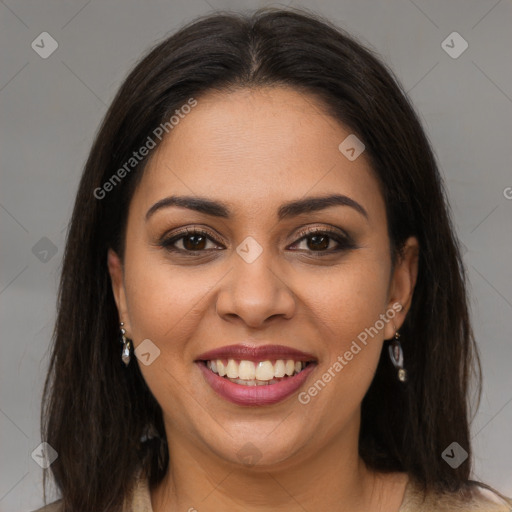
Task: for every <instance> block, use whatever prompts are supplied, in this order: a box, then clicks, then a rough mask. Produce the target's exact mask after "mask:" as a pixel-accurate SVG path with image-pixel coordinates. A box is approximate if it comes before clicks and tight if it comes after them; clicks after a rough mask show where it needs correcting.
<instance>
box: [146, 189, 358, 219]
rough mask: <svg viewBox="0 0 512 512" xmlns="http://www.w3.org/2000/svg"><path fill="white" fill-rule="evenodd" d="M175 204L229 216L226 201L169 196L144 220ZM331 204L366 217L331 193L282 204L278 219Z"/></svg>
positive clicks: (349, 201) (352, 203)
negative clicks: (345, 207)
mask: <svg viewBox="0 0 512 512" xmlns="http://www.w3.org/2000/svg"><path fill="white" fill-rule="evenodd" d="M171 206H177V207H180V208H187V209H189V210H194V211H197V212H200V213H205V214H207V215H212V216H213V217H221V218H225V219H228V218H230V217H231V210H230V209H229V206H228V205H227V204H226V203H223V202H222V201H214V200H212V199H208V198H206V197H197V196H169V197H164V198H163V199H160V201H158V202H156V203H155V204H154V205H153V206H152V207H151V208H150V209H149V210H148V211H147V213H146V222H147V221H148V220H149V218H150V217H151V216H152V215H153V214H154V213H155V212H156V211H158V210H161V209H163V208H169V207H171ZM331 206H349V207H350V208H353V209H354V210H356V211H357V212H359V213H360V214H361V215H362V216H363V217H365V218H366V219H368V213H367V211H366V210H365V209H364V208H363V207H362V206H361V205H360V204H359V203H358V202H357V201H354V199H351V198H350V197H348V196H345V195H342V194H332V195H328V196H320V197H307V198H305V199H297V200H293V201H289V202H287V203H284V204H282V205H281V206H280V207H279V210H278V211H277V218H278V220H280V221H281V220H283V219H287V218H290V217H296V216H298V215H301V214H303V213H311V212H315V211H319V210H324V209H325V208H329V207H331Z"/></svg>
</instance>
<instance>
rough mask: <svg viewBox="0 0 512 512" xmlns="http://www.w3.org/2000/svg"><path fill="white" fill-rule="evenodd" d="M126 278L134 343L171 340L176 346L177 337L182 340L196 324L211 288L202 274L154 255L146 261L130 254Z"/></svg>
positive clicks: (144, 257) (134, 254) (139, 256)
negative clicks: (145, 340)
mask: <svg viewBox="0 0 512 512" xmlns="http://www.w3.org/2000/svg"><path fill="white" fill-rule="evenodd" d="M125 275H126V290H127V302H128V310H129V316H130V324H131V328H132V332H133V336H134V340H135V342H136V340H139V339H140V340H142V339H144V338H150V339H154V340H155V342H159V343H164V341H165V340H173V343H172V346H175V345H176V342H177V341H178V338H177V336H179V337H184V335H185V334H186V333H187V332H188V330H189V329H190V328H191V327H192V326H193V325H194V324H195V323H196V322H197V321H198V315H199V314H200V313H201V312H202V311H203V308H204V306H205V304H206V302H207V297H208V294H209V292H210V290H211V285H212V283H210V282H209V280H208V279H207V278H205V275H204V272H203V273H200V271H199V270H197V272H194V271H193V270H192V269H191V267H190V268H188V269H180V268H179V267H176V266H172V265H170V264H168V263H166V262H165V260H164V259H163V258H162V257H161V256H160V255H158V256H157V255H156V254H153V255H151V256H149V257H148V256H147V254H146V255H144V254H141V255H137V254H136V253H134V252H132V258H131V259H130V260H129V261H127V262H126V274H125ZM185 337H186V336H185ZM167 344H168V343H167ZM167 348H170V347H166V349H167ZM176 348H178V347H176Z"/></svg>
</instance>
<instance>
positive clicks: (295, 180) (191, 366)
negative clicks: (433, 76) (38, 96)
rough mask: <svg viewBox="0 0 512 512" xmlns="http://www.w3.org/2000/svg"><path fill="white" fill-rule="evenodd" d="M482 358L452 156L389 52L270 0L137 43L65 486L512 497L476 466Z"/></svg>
mask: <svg viewBox="0 0 512 512" xmlns="http://www.w3.org/2000/svg"><path fill="white" fill-rule="evenodd" d="M119 341H121V344H120V343H119ZM479 375H480V368H479V363H478V357H477V352H476V347H475V343H474V338H473V333H472V329H471V324H470V318H469V316H468V307H467V296H466V285H465V274H464V268H463V264H462V261H461V257H460V251H459V245H458V241H457V239H456V236H455V234H454V230H453V227H452V224H451V220H450V217H449V212H448V207H447V204H446V200H445V197H444V192H443V186H442V181H441V178H440V175H439V173H438V170H437V167H436V163H435V160H434V157H433V154H432V151H431V149H430V147H429V143H428V141H427V139H426V136H425V134H424V132H423V131H422V128H421V125H420V122H419V121H418V118H417V116H416V114H415V113H414V110H413V109H412V107H411V106H410V104H409V102H408V100H407V99H406V97H405V94H404V93H403V92H402V90H401V89H400V86H399V85H398V84H397V81H396V79H395V78H394V77H393V75H392V73H391V71H389V70H387V69H386V68H385V66H384V65H383V64H382V63H381V62H379V61H378V59H377V58H376V57H375V56H373V55H372V54H371V53H370V52H369V51H368V50H366V49H364V48H363V47H361V46H360V45H359V44H358V43H357V42H355V41H354V40H353V39H352V38H350V37H349V36H348V35H347V34H345V33H343V32H342V31H340V30H338V29H336V28H335V27H333V26H331V25H330V24H329V23H328V22H326V21H325V20H321V19H319V18H318V17H316V16H313V15H310V14H308V13H304V12H299V11H292V10H287V11H282V10H272V9H271V10H262V11H258V12H256V13H255V14H253V15H251V16H242V15H235V14H217V15H213V16H208V17H205V18H202V19H200V20H197V21H195V22H193V23H191V24H189V25H188V26H187V27H185V28H183V29H182V30H180V31H179V32H178V33H176V34H175V35H173V36H172V37H170V38H168V39H167V40H165V41H164V42H163V43H161V44H160V45H158V46H157V47H156V48H154V49H153V50H152V51H151V52H150V53H149V54H148V55H147V56H146V57H145V58H144V59H143V60H142V61H141V62H140V63H139V64H138V65H137V66H136V68H135V69H134V70H133V71H132V72H131V74H130V75H129V76H128V78H127V79H126V81H125V82H124V84H123V85H122V87H121V89H120V91H119V93H118V94H117V96H116V98H115V99H114V101H113V104H112V106H111V107H110V109H109V111H108V113H107V115H106V118H105V120H104V123H103V125H102V127H101V129H100V131H99V133H98V136H97V139H96V141H95V143H94V145H93V148H92V150H91V154H90V157H89V159H88V161H87V164H86V167H85V170H84V174H83V177H82V180H81V183H80V186H79V191H78V195H77V199H76V204H75V209H74V213H73V217H72V221H71V226H70V231H69V235H68V241H67V247H66V253H65V256H64V265H63V271H62V281H61V288H60V295H59V311H58V318H57V323H56V328H55V343H54V347H53V352H52V357H51V364H50V368H49V374H48V379H47V383H46V386H45V397H44V407H43V413H42V422H43V423H42V434H43V439H44V440H45V441H46V442H48V443H49V445H50V446H51V447H52V448H53V449H54V450H55V451H56V452H57V454H58V456H57V458H56V460H55V461H54V462H53V463H52V465H51V466H50V470H51V472H52V474H53V477H54V479H55V481H56V484H57V486H58V488H59V490H60V492H61V494H62V500H60V501H58V502H56V503H55V504H54V505H51V506H50V507H52V506H53V507H55V508H48V509H46V510H61V511H82V510H83V511H92V510H94V511H109V512H115V511H121V510H133V511H148V512H149V511H153V512H162V511H171V510H172V511H174V510H188V511H194V510H197V511H201V512H203V511H219V510H227V511H238V510H245V511H255V510H258V511H261V510H265V511H274V510H279V511H295V510H297V511H298V510H302V511H303V510H308V511H316V510H327V511H340V510H343V511H351V512H358V511H368V510H372V511H382V512H392V511H393V512H395V511H400V512H405V511H427V510H429V511H430V510H465V511H467V510H500V511H505V510H510V507H511V506H512V501H511V500H508V499H507V498H505V497H503V496H501V495H500V494H499V493H497V492H495V491H493V490H489V489H486V487H485V486H484V485H483V484H477V483H475V482H472V481H470V480H469V478H470V474H471V445H470V435H469V426H468V415H469V404H468V400H467V391H468V385H469V383H470V380H471V379H472V378H473V377H474V378H477V380H478V378H479ZM45 476H46V475H45Z"/></svg>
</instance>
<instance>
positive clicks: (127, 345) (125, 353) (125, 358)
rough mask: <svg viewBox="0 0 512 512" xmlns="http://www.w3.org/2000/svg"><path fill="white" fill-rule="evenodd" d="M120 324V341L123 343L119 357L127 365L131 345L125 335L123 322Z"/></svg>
mask: <svg viewBox="0 0 512 512" xmlns="http://www.w3.org/2000/svg"><path fill="white" fill-rule="evenodd" d="M120 326H121V343H122V344H123V350H122V351H121V359H122V360H123V363H124V364H125V366H128V364H130V359H131V356H130V349H131V347H132V343H131V341H130V340H129V339H127V338H126V336H125V334H126V331H125V330H124V322H121V323H120Z"/></svg>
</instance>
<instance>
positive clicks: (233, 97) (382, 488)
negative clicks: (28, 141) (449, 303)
mask: <svg viewBox="0 0 512 512" xmlns="http://www.w3.org/2000/svg"><path fill="white" fill-rule="evenodd" d="M349 134H350V130H348V129H347V128H346V127H344V126H342V125H341V124H339V123H338V122H337V121H335V120H334V119H333V118H332V117H330V116H328V115H327V114H326V112H325V111H324V110H323V109H322V105H321V104H320V103H319V102H318V100H316V99H315V98H314V97H313V96H309V95H308V96H306V95H304V94H302V93H299V92H297V91H295V90H293V89H290V88H287V87H274V88H268V87H267V88H263V89H239V90H237V91H234V92H225V93H220V92H214V93H212V92H211V93H208V94H206V95H204V96H202V97H200V98H198V105H197V106H196V107H195V108H194V109H192V111H191V113H190V114H188V115H187V116H186V117H185V118H184V119H183V120H181V121H180V123H179V124H178V125H177V126H175V127H174V129H173V130H172V132H170V133H169V135H168V136H167V138H166V139H164V141H163V143H162V145H161V146H160V147H159V148H158V149H157V150H155V152H154V154H153V155H152V158H151V160H150V163H149V165H148V167H147V169H146V171H145V174H144V176H143V178H142V180H141V182H140V184H139V186H138V188H137V189H136V191H135V194H134V196H133V199H132V201H131V204H130V208H129V215H128V225H127V226H128V227H127V237H126V246H125V247H126V248H125V260H124V262H121V261H120V260H119V257H118V256H117V254H116V253H115V252H113V251H112V250H111V251H109V254H108V266H109V271H110V275H111V278H112V286H113V292H114V296H115V300H116V303H117V307H118V311H119V317H120V320H122V321H124V322H125V328H126V330H127V336H128V337H129V338H131V339H132V340H133V344H134V346H135V347H137V346H138V345H139V344H140V343H141V342H142V341H143V340H145V339H147V338H149V339H150V340H151V341H152V342H153V343H154V344H155V345H156V346H157V347H158V348H159V350H160V355H159V357H157V358H156V359H155V360H154V362H153V363H152V364H150V365H148V366H145V365H143V364H140V362H139V361H138V360H137V358H135V357H132V363H131V364H139V367H140V369H141V371H142V374H143V376H144V378H145V380H146V382H147V383H148V386H149V388H150V389H151V391H152V393H153V394H154V396H155V398H156V399H157V401H158V402H159V404H160V405H161V407H162V411H163V414H164V421H165V428H166V434H167V439H168V443H169V452H170V465H169V470H168V472H167V474H166V477H165V478H164V480H163V481H162V482H161V484H160V485H159V486H158V487H156V488H155V489H152V490H151V500H152V506H153V509H154V512H162V511H164V510H190V509H192V510H194V508H193V507H195V509H197V510H198V511H200V512H206V511H218V510H230V511H242V510H243V511H250V512H253V511H263V510H265V511H278V510H279V511H281V512H282V511H304V510H308V511H312V510H325V511H334V510H336V511H351V512H358V511H368V510H373V511H389V512H391V511H396V510H398V508H399V507H400V503H401V502H402V498H403V494H404V490H405V486H406V483H407V475H406V474H402V473H394V474H388V475H381V474H377V473H375V472H373V471H371V470H370V469H369V468H367V467H366V466H365V464H364V463H363V461H362V460H361V459H360V458H359V456H358V434H359V428H360V407H361V402H362V399H363V397H364V395H365V393H366V391H367V389H368V387H369V385H370V383H371V380H372V378H373V375H374V373H375V370H376V367H377V363H378V360H379V355H380V352H381V350H382V346H383V341H384V340H385V339H390V338H392V337H393V336H394V334H395V330H396V329H399V328H400V326H401V325H402V323H403V321H404V318H405V315H406V314H407V311H408V310H409V307H410V303H411V298H412V293H413V290H414V285H415V282H416V276H417V264H418V242H417V240H416V239H415V238H410V239H409V240H407V243H406V246H405V250H404V256H403V258H402V259H400V260H399V261H398V262H397V264H396V266H395V269H394V270H393V271H392V267H391V260H390V254H389V238H388V235H387V219H386V212H385V204H384V199H383V197H382V194H381V192H380V190H379V187H378V183H377V181H376V179H375V177H374V175H373V173H372V170H371V168H370V165H369V163H368V161H367V159H366V157H365V154H364V153H363V154H362V155H361V156H360V157H358V158H357V159H356V160H354V161H352V162H351V161H349V160H348V159H347V158H346V157H345V156H344V155H343V154H341V153H340V151H339V149H338V145H339V144H340V142H341V141H343V140H344V139H345V138H346V137H347V136H348V135H349ZM332 193H339V194H344V195H346V196H349V197H350V198H352V199H353V200H355V201H357V202H358V203H359V204H360V205H362V206H363V207H364V208H365V210H366V211H367V213H368V219H366V218H365V217H364V216H363V215H361V214H360V213H359V212H357V211H356V210H355V209H353V208H351V207H349V206H331V207H329V208H327V209H324V210H320V211H317V212H312V213H308V214H301V215H300V216H297V217H293V218H289V219H285V220H282V221H280V222H279V221H278V220H277V216H276V212H277V209H278V208H279V206H280V205H281V204H282V203H283V202H286V201H289V200H294V199H301V198H304V197H313V196H323V195H329V194H332ZM170 195H193V196H196V195H197V196H204V197H208V198H210V199H215V200H220V201H223V202H225V203H227V204H228V205H229V207H230V209H232V216H231V217H230V218H229V219H226V218H217V217H213V216H210V215H207V214H204V213H200V212H195V211H192V210H188V209H185V208H179V207H175V206H172V207H167V208H162V209H160V210H158V211H156V212H155V213H154V214H153V215H152V216H151V217H150V218H149V220H147V221H146V219H145V216H146V212H147V211H148V210H149V208H150V207H151V206H152V205H154V204H155V203H156V202H157V201H159V200H161V199H163V198H164V197H167V196H170ZM187 226H188V227H192V226H196V227H197V226H199V227H202V228H204V229H206V230H207V231H209V232H210V233H211V235H212V237H214V238H213V239H212V240H207V241H206V242H205V243H204V244H203V245H201V249H200V250H203V251H204V255H203V253H200V254H199V255H190V252H189V254H178V253H173V252H169V251H168V250H166V249H165V248H163V247H161V245H159V240H160V239H161V237H162V236H163V235H164V234H166V233H167V234H168V235H171V234H174V233H176V232H177V231H178V230H179V229H180V228H185V227H187ZM329 226H335V227H336V228H337V229H341V230H345V231H346V232H348V233H349V234H350V235H351V236H352V238H353V239H354V241H355V243H356V248H352V249H346V250H342V251H340V252H332V253H331V254H329V255H326V256H323V257H318V258H315V257H314V254H315V253H314V250H315V249H317V250H318V251H321V250H323V251H324V252H329V251H330V250H331V249H334V248H336V247H337V246H338V243H337V242H336V240H335V239H333V238H329V239H328V240H329V246H328V247H327V248H324V247H320V249H318V245H317V246H315V245H314V243H312V241H311V238H306V239H304V238H303V237H302V236H299V233H300V230H301V228H303V227H305V228H307V227H313V228H320V229H321V228H328V227H329ZM247 236H251V237H253V238H254V239H255V240H256V241H257V242H258V243H259V245H260V246H261V247H262V249H263V252H262V253H261V255H260V256H259V257H258V258H257V259H256V260H255V261H254V262H252V263H250V264H249V263H247V262H246V261H244V260H243V259H242V258H241V257H240V256H239V255H238V253H237V252H236V248H237V246H238V245H239V244H241V242H242V241H243V240H244V239H245V238H246V237H247ZM308 240H309V243H308ZM184 244H186V245H184ZM175 246H176V247H178V248H180V249H182V250H185V249H186V248H188V249H189V250H190V248H192V247H193V246H192V244H191V243H190V239H187V238H185V239H183V238H182V239H181V240H178V241H177V242H175ZM216 248H220V249H221V250H217V251H216V250H215V249H216ZM397 302H398V303H400V304H401V305H402V307H403V309H402V310H401V311H400V312H399V313H397V314H396V315H395V316H394V318H393V320H392V321H389V322H387V323H385V327H384V328H383V329H382V330H380V331H379V333H378V335H376V336H374V337H373V338H370V341H369V342H368V344H367V346H365V347H364V348H363V349H362V350H361V351H360V352H359V353H358V354H357V355H356V356H354V357H353V359H352V360H351V361H350V362H348V364H347V365H346V366H344V368H343V370H342V371H340V372H338V373H336V377H335V378H333V379H332V380H331V382H329V383H328V384H327V385H326V386H325V387H324V388H323V389H322V390H321V392H319V393H318V395H317V396H315V397H314V398H312V399H311V401H310V402H309V403H308V404H306V405H304V404H301V403H300V402H299V401H298V399H297V394H295V395H293V396H291V397H289V398H287V399H286V400H284V401H282V402H280V403H277V404H274V405H269V406H262V407H248V406H239V405H235V404H232V403H230V402H228V401H226V400H224V399H223V398H221V397H220V396H219V395H217V394H216V393H215V392H214V391H213V390H212V389H211V388H210V386H209V385H208V384H207V382H206V381H205V380H204V378H203V376H202V373H201V372H200V369H199V368H198V367H197V365H196V364H195V363H194V360H195V359H196V358H197V356H198V355H199V354H201V353H203V352H205V351H207V350H211V349H214V348H217V347H220V346H224V345H229V344H236V343H241V342H247V343H252V344H254V345H262V344H282V345H285V346H290V347H294V348H297V349H299V350H302V351H304V352H308V353H312V354H314V355H315V357H316V358H317V359H318V366H317V367H316V369H315V371H314V372H313V374H312V375H311V376H310V378H309V379H308V381H307V382H306V385H305V386H304V387H303V388H301V389H300V390H299V391H303V390H305V389H307V387H309V386H311V384H312V383H314V382H315V381H316V380H317V379H318V378H320V376H321V375H322V374H323V373H324V372H325V371H327V369H328V368H329V367H331V366H332V365H333V363H334V362H335V361H336V359H337V357H338V356H339V355H343V354H344V353H345V352H346V351H347V350H349V347H350V345H351V343H352V341H353V340H355V339H356V338H357V335H358V334H360V333H361V332H362V331H364V329H365V328H368V327H370V326H373V325H374V324H375V322H376V320H378V319H379V315H381V314H385V313H386V311H388V310H389V309H390V308H392V305H393V304H395V303H397ZM134 360H135V362H134ZM405 365H406V366H407V361H406V362H405ZM248 442H251V443H252V444H253V445H254V446H255V447H256V449H257V451H258V456H259V460H258V461H257V463H256V464H255V465H252V466H247V465H244V464H242V463H241V461H240V460H239V458H238V451H239V450H240V449H241V448H242V447H243V446H244V445H246V443H248ZM249 491H250V492H249Z"/></svg>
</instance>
